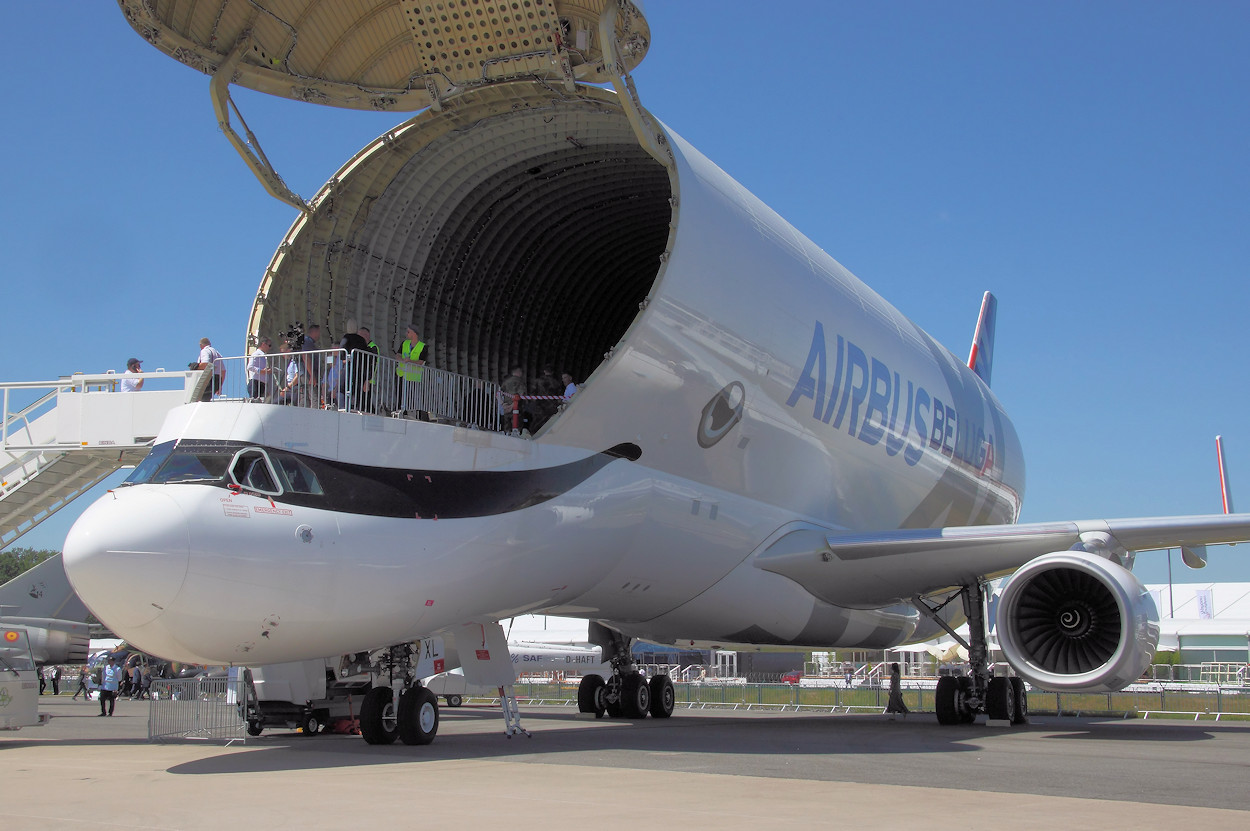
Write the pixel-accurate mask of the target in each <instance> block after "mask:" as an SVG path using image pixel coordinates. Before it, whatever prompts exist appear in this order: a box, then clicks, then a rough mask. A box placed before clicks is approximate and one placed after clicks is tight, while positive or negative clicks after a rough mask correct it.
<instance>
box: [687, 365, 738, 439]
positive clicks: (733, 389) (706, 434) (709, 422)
mask: <svg viewBox="0 0 1250 831" xmlns="http://www.w3.org/2000/svg"><path fill="white" fill-rule="evenodd" d="M745 402H746V389H745V388H744V387H743V386H742V384H741V383H740V382H738V381H734V382H733V383H732V384H729V385H727V386H726V387H725V388H724V389H722V390H721V391H720V392H718V393H716V395H714V396H713V397H712V400H711V401H709V402H707V405H706V406H705V407H704V408H703V416H702V417H701V418H700V419H699V432H698V439H699V446H700V447H711V446H712V445H714V444H716V443H717V442H718V441H720V440H721V439H723V438H724V437H725V434H726V433H728V432H729V431H730V430H731V429H733V426H734V425H735V424H737V423H738V422H739V421H740V420H741V419H742V405H743V404H744V403H745Z"/></svg>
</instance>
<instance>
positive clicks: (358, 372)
mask: <svg viewBox="0 0 1250 831" xmlns="http://www.w3.org/2000/svg"><path fill="white" fill-rule="evenodd" d="M339 348H340V349H342V350H343V351H344V352H345V353H346V354H345V355H344V356H343V357H342V361H343V367H344V370H343V371H340V373H339V389H340V390H341V391H342V392H343V393H344V394H345V395H348V396H350V398H349V400H348V401H347V402H346V404H347V408H348V409H351V410H360V411H363V410H364V404H363V402H364V400H365V388H366V385H367V383H368V375H369V355H368V353H369V341H367V340H365V337H364V335H362V334H360V327H359V326H357V325H356V321H355V319H350V320H348V321H347V329H346V333H345V334H344V335H343V338H342V339H341V340H340V341H339Z"/></svg>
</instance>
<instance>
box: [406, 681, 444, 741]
mask: <svg viewBox="0 0 1250 831" xmlns="http://www.w3.org/2000/svg"><path fill="white" fill-rule="evenodd" d="M437 735H438V697H437V696H435V695H434V693H432V692H430V691H429V690H427V689H426V688H425V687H413V688H412V689H410V690H408V692H406V693H404V694H403V695H401V696H400V697H399V737H400V738H401V739H403V741H404V744H429V743H430V742H432V741H434V737H435V736H437Z"/></svg>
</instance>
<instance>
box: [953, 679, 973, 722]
mask: <svg viewBox="0 0 1250 831" xmlns="http://www.w3.org/2000/svg"><path fill="white" fill-rule="evenodd" d="M957 680H958V682H959V695H957V696H955V706H956V708H957V709H958V710H959V723H960V724H972V722H974V721H976V718H977V714H976V711H974V710H973V709H972V708H971V707H969V706H968V699H969V698H971V697H972V678H971V676H968V675H961V676H959V678H958V679H957Z"/></svg>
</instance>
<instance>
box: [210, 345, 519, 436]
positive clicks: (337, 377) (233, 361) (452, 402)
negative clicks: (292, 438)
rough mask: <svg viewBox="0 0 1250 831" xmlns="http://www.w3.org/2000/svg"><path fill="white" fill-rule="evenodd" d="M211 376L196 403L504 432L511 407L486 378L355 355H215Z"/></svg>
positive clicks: (325, 352)
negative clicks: (258, 406) (212, 379)
mask: <svg viewBox="0 0 1250 831" xmlns="http://www.w3.org/2000/svg"><path fill="white" fill-rule="evenodd" d="M204 372H205V373H207V372H208V370H204ZM213 372H214V374H215V375H217V376H218V378H219V379H220V380H218V381H215V382H214V383H213V384H211V385H206V387H205V394H204V396H203V397H202V399H201V400H204V401H209V400H212V401H246V400H250V401H256V402H260V403H268V404H285V405H290V406H294V407H307V408H311V409H325V410H340V411H351V412H361V413H376V414H379V415H388V416H389V415H400V416H404V417H407V418H415V419H421V420H425V421H440V422H447V423H453V424H458V425H461V426H465V427H474V428H477V429H479V430H502V429H505V426H504V423H503V419H501V413H502V412H504V411H505V410H506V411H508V412H510V411H511V404H512V400H511V397H508V396H504V395H503V393H502V392H501V390H500V388H499V385H498V384H495V383H492V382H490V381H483V380H481V379H480V378H473V377H470V376H468V375H460V374H458V373H455V372H448V371H447V370H445V369H436V368H434V367H430V366H416V365H411V364H409V365H405V364H403V363H402V362H401V361H397V360H395V359H394V358H388V357H384V356H380V355H377V354H375V353H373V352H366V351H362V350H356V351H353V352H351V353H350V354H349V353H348V352H346V351H345V350H343V349H318V350H315V351H310V352H286V351H284V352H276V353H272V354H269V355H256V354H254V355H252V356H250V357H247V356H242V357H230V358H221V359H220V360H219V361H217V362H216V365H215V367H214V368H213ZM508 426H510V423H509V425H508Z"/></svg>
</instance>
